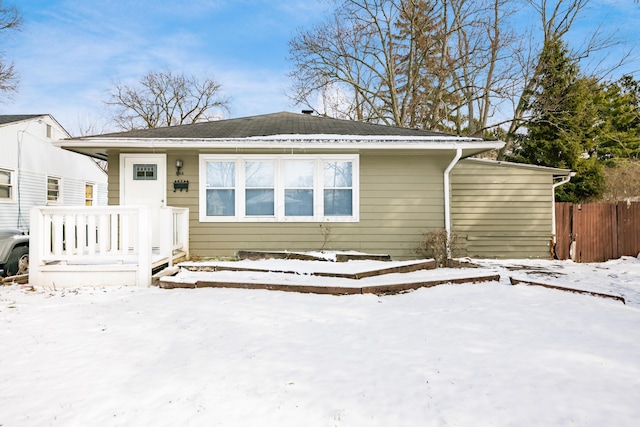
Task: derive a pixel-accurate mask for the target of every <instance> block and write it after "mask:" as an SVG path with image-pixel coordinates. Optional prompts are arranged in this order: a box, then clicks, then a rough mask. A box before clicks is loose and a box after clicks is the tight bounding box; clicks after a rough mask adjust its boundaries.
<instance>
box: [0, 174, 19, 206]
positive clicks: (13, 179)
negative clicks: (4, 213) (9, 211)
mask: <svg viewBox="0 0 640 427" xmlns="http://www.w3.org/2000/svg"><path fill="white" fill-rule="evenodd" d="M0 170H2V171H3V172H9V182H10V183H11V184H9V188H10V190H9V192H10V193H11V197H8V198H7V197H2V198H0V203H15V201H16V188H17V187H16V171H15V170H13V169H7V168H0Z"/></svg>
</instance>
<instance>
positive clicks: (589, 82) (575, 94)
mask: <svg viewBox="0 0 640 427" xmlns="http://www.w3.org/2000/svg"><path fill="white" fill-rule="evenodd" d="M568 53H569V52H568V50H567V48H566V46H565V45H564V43H563V42H562V40H560V39H552V40H550V41H549V42H547V43H546V45H545V46H544V48H543V52H542V55H541V57H540V60H541V64H540V65H541V68H542V70H541V72H540V74H539V76H538V78H537V79H536V80H537V81H536V82H535V83H536V84H535V85H534V87H535V89H534V90H533V91H531V92H529V93H526V94H525V96H526V102H527V107H526V110H525V111H526V113H527V115H528V116H529V118H528V120H527V122H526V126H525V128H526V133H524V134H518V135H516V136H515V139H516V146H515V147H514V151H513V155H512V156H511V159H512V160H516V161H519V162H523V163H530V164H534V165H539V166H550V167H557V168H566V169H571V170H573V171H575V172H576V176H575V177H574V178H572V180H571V182H569V183H568V184H565V185H563V186H561V187H559V188H558V189H557V190H556V200H557V201H569V202H579V201H583V200H586V199H589V198H592V197H597V196H598V195H599V194H600V193H601V192H602V187H603V174H602V165H601V164H600V163H599V162H598V159H597V157H596V155H595V149H596V143H597V140H598V138H597V137H598V135H599V133H600V128H599V126H598V123H599V119H598V117H599V113H600V111H599V108H600V105H601V104H600V103H599V101H598V98H599V97H601V96H602V95H601V94H602V88H601V86H600V85H599V84H598V83H597V81H596V80H595V79H591V78H587V77H584V76H581V75H580V70H579V68H578V65H577V63H576V61H575V60H573V59H571V57H570V55H569V54H568Z"/></svg>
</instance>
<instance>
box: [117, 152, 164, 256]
mask: <svg viewBox="0 0 640 427" xmlns="http://www.w3.org/2000/svg"><path fill="white" fill-rule="evenodd" d="M166 165H167V158H166V155H164V154H121V155H120V204H121V205H129V206H131V205H145V206H148V207H149V216H150V218H151V227H152V230H153V231H152V233H151V244H152V246H153V247H154V248H157V247H158V246H159V241H160V236H159V234H160V233H159V230H158V220H159V217H160V208H161V207H163V206H165V197H166V194H167V191H166V182H167V166H166Z"/></svg>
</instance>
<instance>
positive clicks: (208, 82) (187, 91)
mask: <svg viewBox="0 0 640 427" xmlns="http://www.w3.org/2000/svg"><path fill="white" fill-rule="evenodd" d="M105 103H106V104H107V105H108V106H110V107H113V108H114V109H115V114H114V116H113V119H114V121H115V123H116V124H117V125H118V126H119V127H120V128H122V129H125V130H132V129H144V128H155V127H160V126H175V125H180V124H188V123H196V122H202V121H208V120H213V119H215V118H219V117H220V116H221V115H222V112H224V111H226V110H227V108H228V105H229V101H228V100H227V99H226V98H225V97H224V96H222V93H221V85H220V83H218V82H217V81H215V80H213V79H211V78H206V79H204V80H199V79H197V78H196V77H193V76H191V77H187V76H185V75H184V74H174V73H173V72H171V71H150V72H148V73H147V74H145V75H144V76H143V77H142V79H141V80H140V82H139V83H138V84H137V85H129V84H125V83H119V82H118V83H115V84H114V87H113V89H112V90H111V91H110V93H109V97H108V100H107V101H105Z"/></svg>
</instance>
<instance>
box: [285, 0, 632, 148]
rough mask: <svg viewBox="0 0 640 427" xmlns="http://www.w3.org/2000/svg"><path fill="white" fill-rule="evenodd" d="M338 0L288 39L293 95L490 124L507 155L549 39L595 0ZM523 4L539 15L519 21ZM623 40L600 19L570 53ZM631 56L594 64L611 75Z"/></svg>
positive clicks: (587, 52) (416, 122)
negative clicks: (605, 30)
mask: <svg viewBox="0 0 640 427" xmlns="http://www.w3.org/2000/svg"><path fill="white" fill-rule="evenodd" d="M334 1H335V4H336V7H335V10H334V12H333V14H332V15H331V17H330V19H328V20H327V21H326V22H325V23H324V24H321V25H318V26H316V27H314V28H311V29H308V30H301V31H299V33H298V34H297V35H295V36H294V37H293V38H292V39H291V41H290V42H289V48H290V53H291V61H292V63H293V70H292V72H291V73H290V77H292V81H293V84H292V90H291V92H290V93H289V96H290V97H291V99H292V100H293V101H294V102H296V103H298V104H304V105H305V106H307V107H310V108H314V109H317V110H319V112H320V113H321V114H327V115H332V116H337V117H348V118H351V119H355V120H369V121H376V122H382V123H386V124H393V125H398V126H408V127H419V128H428V129H434V130H444V131H449V132H455V133H458V134H467V135H474V136H484V135H485V132H487V131H491V133H492V134H494V135H498V134H500V135H501V137H504V138H505V139H506V140H507V142H508V143H507V145H506V146H505V148H504V149H503V150H502V151H501V152H500V153H499V156H500V157H501V158H503V157H504V155H505V153H508V152H509V151H510V150H511V149H512V140H513V136H514V135H515V134H516V133H517V132H518V130H519V129H520V128H521V127H522V126H523V125H524V124H526V123H527V117H525V114H526V111H527V105H528V102H529V97H530V94H531V93H533V92H534V91H535V90H536V84H537V83H536V82H537V78H538V77H539V74H540V70H541V69H542V65H543V64H541V63H540V58H541V54H542V52H543V49H544V46H546V45H548V44H549V43H550V42H552V41H554V40H557V39H561V38H563V37H565V35H566V34H567V33H568V32H569V30H570V29H571V28H572V26H573V24H574V23H575V22H576V20H577V19H578V18H579V17H580V16H581V15H582V13H583V12H584V11H585V10H586V8H587V6H588V4H589V1H590V0H553V1H551V0H520V1H515V0H489V1H484V2H480V1H477V0H334ZM518 12H520V13H523V14H525V16H529V17H531V16H533V17H534V19H533V20H531V19H529V20H522V18H521V19H520V20H518V21H517V24H514V21H512V19H511V18H512V16H514V14H516V13H518ZM515 16H517V15H515ZM535 17H537V18H538V19H535ZM616 44H618V41H617V40H616V39H615V37H614V36H613V35H607V34H602V33H601V32H600V29H599V28H596V29H594V30H593V33H592V36H591V37H589V38H587V39H586V40H585V42H584V44H583V45H582V46H577V47H575V46H574V47H573V49H572V50H571V58H572V59H574V60H576V61H581V63H582V61H584V60H585V59H586V58H589V59H591V58H593V57H594V56H595V55H594V53H596V52H598V53H602V52H606V51H607V49H608V48H610V47H612V46H614V45H616ZM628 58H629V56H628V54H625V55H622V57H621V58H618V60H617V61H614V62H613V63H611V62H610V61H609V60H608V61H606V64H608V65H609V68H608V69H604V68H603V67H604V66H606V64H605V63H601V64H600V65H601V67H600V69H599V70H597V69H596V68H593V69H592V70H591V73H588V74H592V75H594V76H598V77H600V78H605V76H606V75H610V73H611V72H612V71H613V70H615V69H616V68H617V67H619V66H620V65H622V64H623V63H624V62H625V61H626V60H627V59H628ZM595 65H596V66H597V65H598V64H595ZM336 94H338V95H337V96H336ZM318 100H320V102H318ZM318 105H319V106H320V107H319V108H316V106H318ZM328 105H329V108H327V106H328ZM501 126H506V127H508V130H507V129H502V128H501Z"/></svg>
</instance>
